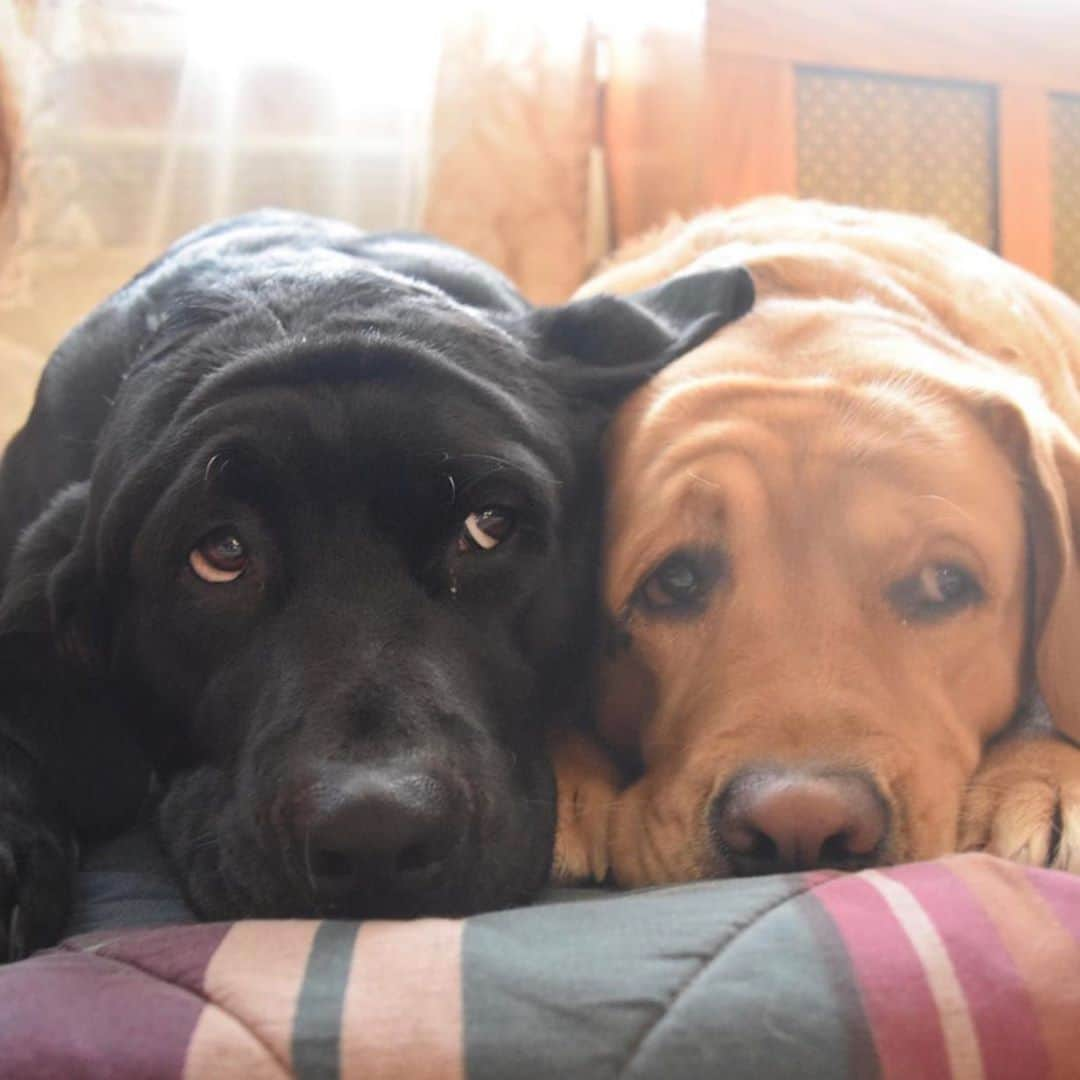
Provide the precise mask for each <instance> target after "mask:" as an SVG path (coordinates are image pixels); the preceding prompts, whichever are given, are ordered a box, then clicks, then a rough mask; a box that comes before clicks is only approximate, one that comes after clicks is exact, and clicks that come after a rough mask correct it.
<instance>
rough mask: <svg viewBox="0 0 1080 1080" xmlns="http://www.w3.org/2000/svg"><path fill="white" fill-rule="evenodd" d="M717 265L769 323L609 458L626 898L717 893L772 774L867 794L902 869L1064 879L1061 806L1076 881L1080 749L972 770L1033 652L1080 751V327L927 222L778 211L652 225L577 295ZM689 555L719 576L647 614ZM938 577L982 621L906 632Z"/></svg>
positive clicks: (638, 405) (1067, 304)
mask: <svg viewBox="0 0 1080 1080" xmlns="http://www.w3.org/2000/svg"><path fill="white" fill-rule="evenodd" d="M702 264H741V265H745V266H747V267H749V269H750V270H751V272H752V274H753V276H754V279H755V284H756V287H757V292H758V300H757V303H756V305H755V308H754V310H753V311H752V312H751V313H750V314H749V315H748V316H747V317H746V318H745V319H743V320H742V321H741V322H739V323H738V324H736V325H734V326H731V327H729V328H727V329H725V330H723V331H722V332H721V333H719V334H717V335H716V336H715V337H713V338H712V339H711V340H710V341H708V342H707V343H705V344H704V345H702V346H700V347H698V348H697V349H696V350H694V351H692V352H691V353H689V354H687V355H686V356H685V357H683V358H682V359H680V360H678V361H676V362H675V363H674V364H672V365H671V366H670V367H669V368H667V369H666V370H665V371H664V372H662V373H661V374H660V375H659V376H658V377H657V378H655V379H654V380H653V381H652V382H651V383H650V384H649V385H648V386H647V387H645V388H644V389H642V390H641V391H639V392H638V393H637V394H636V395H635V396H634V397H633V398H632V399H631V400H630V402H629V403H628V404H627V405H626V406H625V407H624V409H623V410H622V412H621V413H620V415H619V417H618V419H617V421H616V424H615V426H614V429H613V432H612V437H611V443H610V455H609V461H608V467H609V476H610V485H611V488H610V492H611V493H610V508H609V517H608V522H609V540H608V545H607V553H606V580H605V602H606V605H607V607H608V610H609V613H610V614H611V616H612V617H613V618H614V619H615V620H616V621H617V622H618V623H619V624H620V626H621V627H622V628H623V629H624V630H625V631H626V633H627V634H628V636H629V640H630V645H629V646H628V647H627V648H625V649H623V650H622V651H621V652H620V654H619V655H618V656H617V658H616V659H615V660H614V661H613V662H612V663H611V664H610V665H609V667H608V669H607V670H606V671H605V672H604V673H603V684H604V688H605V689H604V695H603V696H604V707H603V708H602V712H601V725H600V729H601V734H602V735H603V736H604V737H605V738H606V739H607V740H608V741H609V742H610V743H612V744H614V745H615V746H618V747H620V748H621V749H623V750H625V751H627V752H629V753H630V754H632V755H637V756H639V757H640V760H641V763H642V767H643V772H642V775H641V776H640V778H639V779H637V780H636V781H635V782H634V783H633V784H631V785H630V786H629V787H627V788H626V790H625V791H623V792H622V793H621V794H620V795H619V798H618V800H617V802H616V803H615V804H614V807H613V808H612V809H611V810H610V813H607V812H605V815H604V818H605V820H606V821H607V822H608V844H609V851H608V856H607V861H609V862H610V865H611V867H612V869H613V872H614V876H615V878H616V879H617V880H618V881H620V882H622V883H624V884H629V885H640V884H651V883H659V882H667V881H681V880H689V879H693V878H697V877H702V876H708V875H709V874H710V873H711V872H713V871H712V864H711V859H710V853H709V844H708V835H707V825H706V819H705V808H706V806H707V805H708V803H709V800H710V799H711V798H712V797H713V796H714V795H716V794H717V793H718V792H719V791H721V790H722V789H723V787H724V786H725V784H726V783H727V781H728V780H729V779H730V778H731V777H732V776H733V775H734V774H735V773H736V772H738V771H739V770H740V769H741V768H744V767H745V766H747V765H753V764H755V763H762V762H779V763H794V764H805V763H814V764H824V765H828V766H833V765H838V766H841V767H852V768H858V769H861V770H864V771H866V772H868V773H869V774H870V775H871V776H872V777H873V778H874V780H875V781H876V783H877V785H878V786H879V787H880V789H881V791H882V793H883V794H884V796H885V798H886V800H887V801H888V803H889V805H890V809H891V812H892V818H893V821H894V826H895V827H894V832H893V838H892V842H891V846H890V849H889V851H888V852H887V856H888V857H889V858H890V859H892V860H902V859H911V858H927V857H932V856H935V855H938V854H941V853H944V852H946V851H950V850H955V849H956V848H957V847H960V846H976V847H978V846H981V847H987V848H989V849H990V850H995V851H999V852H1001V853H1004V854H1012V855H1015V856H1016V857H1018V858H1021V859H1027V860H1029V861H1030V860H1033V861H1041V860H1045V859H1046V857H1047V853H1048V852H1049V851H1050V849H1051V847H1052V846H1053V845H1051V844H1050V842H1049V840H1048V839H1047V837H1048V836H1049V835H1050V833H1051V832H1052V830H1053V827H1054V813H1055V799H1056V798H1058V797H1059V796H1062V797H1064V798H1065V799H1066V801H1067V805H1066V806H1065V812H1064V814H1063V816H1062V819H1063V823H1064V826H1065V828H1066V832H1067V835H1065V836H1064V837H1063V838H1062V843H1061V844H1060V845H1059V846H1058V856H1059V857H1058V864H1060V865H1067V866H1068V867H1069V868H1074V869H1075V868H1076V857H1075V856H1072V855H1071V854H1069V853H1070V852H1071V850H1072V848H1074V847H1075V848H1076V850H1078V851H1080V815H1078V813H1077V812H1076V811H1075V810H1074V809H1072V807H1073V806H1076V805H1078V804H1080V750H1077V749H1075V748H1074V747H1073V746H1071V745H1068V744H1067V743H1064V742H1054V741H1053V740H1052V738H1051V737H1049V736H1047V737H1044V738H1039V739H1035V740H1033V741H1023V742H1018V741H1016V740H1013V741H1012V742H1005V743H1000V744H999V745H997V746H996V747H995V749H994V751H993V752H992V754H990V755H989V756H988V757H987V759H986V762H985V764H984V766H983V771H982V772H979V771H978V770H979V768H980V761H981V759H982V755H983V751H984V747H985V746H986V745H987V744H988V743H989V742H990V740H992V739H993V738H994V737H995V736H998V735H999V734H1000V733H1001V732H1002V731H1003V730H1004V729H1005V728H1006V726H1007V725H1008V724H1009V722H1010V719H1011V718H1012V717H1013V716H1014V714H1015V712H1016V710H1017V708H1018V705H1019V704H1020V702H1021V700H1022V697H1023V695H1024V694H1025V692H1026V691H1027V690H1028V689H1029V687H1028V686H1027V685H1026V682H1028V681H1030V680H1029V679H1028V671H1027V667H1026V664H1025V657H1026V655H1027V653H1028V647H1029V646H1030V652H1031V654H1032V655H1033V656H1034V661H1035V663H1034V667H1035V677H1036V681H1037V684H1038V689H1039V691H1040V692H1041V694H1042V696H1043V697H1044V699H1045V700H1046V702H1047V705H1048V706H1049V710H1050V714H1051V716H1052V717H1053V719H1054V721H1055V723H1056V724H1057V725H1058V727H1059V728H1060V730H1061V731H1062V732H1065V733H1067V734H1068V735H1071V736H1073V737H1080V669H1078V668H1077V666H1076V663H1075V661H1074V658H1075V656H1076V653H1077V650H1078V648H1080V626H1078V625H1077V620H1078V619H1080V575H1078V573H1077V566H1076V553H1077V549H1078V543H1077V536H1078V527H1080V442H1078V440H1077V438H1076V433H1077V432H1080V393H1078V376H1080V309H1078V308H1077V307H1076V306H1075V305H1074V304H1073V303H1072V302H1071V301H1069V300H1068V299H1067V298H1065V297H1064V296H1063V295H1062V294H1060V293H1058V292H1057V291H1055V290H1054V289H1052V288H1051V287H1049V286H1047V285H1046V284H1044V283H1042V282H1040V281H1038V280H1036V279H1035V278H1033V277H1031V276H1030V275H1028V274H1026V273H1025V272H1023V271H1021V270H1019V269H1017V268H1015V267H1012V266H1010V265H1008V264H1006V263H1004V262H1003V261H1001V260H999V259H997V258H996V257H995V256H993V255H990V254H988V253H987V252H985V251H983V250H982V249H980V248H977V247H975V246H974V245H972V244H970V243H968V242H967V241H965V240H963V239H961V238H960V237H958V236H955V235H953V234H951V233H949V232H948V231H946V230H945V229H943V228H941V227H939V226H937V225H935V224H933V223H931V222H927V221H923V220H919V219H915V218H909V217H905V216H901V215H895V214H887V213H880V212H872V211H864V210H856V209H847V208H840V207H832V206H827V205H824V204H819V203H810V202H793V201H789V200H764V201H758V202H755V203H751V204H748V205H746V206H743V207H740V208H737V209H735V210H732V211H729V212H717V213H713V214H709V215H706V216H704V217H701V218H698V219H697V220H695V221H692V222H690V223H688V224H686V225H683V226H681V227H677V228H669V229H666V230H663V231H662V232H660V233H658V234H656V235H655V236H654V237H653V238H651V239H648V240H646V241H645V242H639V243H638V244H637V245H636V247H635V250H634V252H633V255H632V257H630V258H616V260H614V262H613V263H612V264H611V265H610V266H609V267H608V268H607V269H606V270H605V271H604V272H603V273H601V274H600V275H599V276H598V277H597V278H595V279H594V280H593V281H592V282H590V283H589V284H588V285H587V286H586V288H585V290H583V291H584V292H587V293H595V292H617V293H618V292H629V291H632V290H634V289H638V288H641V287H643V286H647V285H650V284H653V283H655V282H658V281H661V280H663V279H665V278H667V277H670V276H672V275H673V274H677V273H681V272H684V271H686V270H688V269H689V268H691V267H692V266H697V265H702ZM680 549H694V550H706V551H711V552H714V553H716V558H718V559H722V560H723V562H724V565H725V568H726V569H725V573H724V575H723V580H722V581H721V583H720V584H719V585H718V586H717V588H716V589H715V591H714V592H713V593H712V594H711V595H710V598H709V601H708V604H707V606H706V607H705V609H704V610H703V611H702V612H700V613H699V614H697V615H695V616H694V617H692V618H670V617H665V616H662V615H660V616H658V615H657V614H656V613H655V612H649V611H648V610H647V609H646V608H644V607H643V605H642V604H641V603H640V602H639V601H638V600H637V599H636V597H639V596H640V589H641V587H642V583H643V581H645V580H646V579H647V578H648V576H649V573H650V572H651V570H652V569H654V568H655V567H656V566H657V565H659V564H660V563H661V562H662V561H663V559H664V558H665V557H666V556H667V555H668V554H670V553H671V552H673V551H676V550H680ZM1029 562H1030V563H1031V564H1033V565H1034V574H1033V580H1032V581H1031V582H1030V589H1029ZM943 563H959V564H961V565H963V566H964V567H966V568H967V569H969V570H971V571H972V572H973V573H975V574H976V576H977V577H978V579H979V581H980V583H981V585H982V586H983V591H984V593H985V598H984V600H983V601H982V602H981V603H979V604H976V605H973V606H971V607H970V608H965V609H964V610H961V611H958V612H956V613H954V614H951V615H950V616H949V617H946V618H941V619H939V620H937V621H932V622H926V621H921V620H918V619H915V620H912V619H910V618H906V617H902V615H901V614H900V612H899V610H898V608H897V606H896V604H895V603H894V602H892V601H891V600H890V597H891V596H892V593H891V592H890V589H892V588H893V587H894V586H895V585H896V584H897V582H900V581H904V580H908V579H909V578H910V577H911V576H912V575H917V574H918V573H919V571H920V569H921V568H925V567H933V566H938V565H941V564H943ZM1031 590H1033V593H1031V594H1030V595H1029V593H1030V592H1031ZM567 761H568V755H566V754H563V755H562V757H561V758H560V768H561V769H563V770H566V769H567V768H568V766H567ZM570 768H571V771H573V769H572V767H570ZM574 783H575V786H576V787H577V788H579V789H580V787H581V783H582V781H581V770H580V769H579V770H578V772H577V779H576V780H575V782H574ZM601 788H602V790H604V791H605V795H604V799H605V801H606V802H607V803H610V800H611V795H610V790H609V789H608V788H606V787H604V786H603V785H601ZM1033 792H1034V793H1033ZM1070 798H1071V799H1072V800H1073V801H1072V803H1068V800H1069V799H1070ZM965 800H966V804H965ZM578 814H579V816H580V815H581V810H580V806H579V809H578ZM962 814H963V830H962V833H961V829H960V822H961V815H962ZM590 820H591V821H593V822H594V823H595V821H596V820H597V816H596V815H595V814H594V815H592V816H591V817H590ZM1018 836H1022V838H1023V839H1022V842H1021V841H1017V837H1018ZM572 837H573V829H572V828H571V827H569V826H566V827H563V826H561V832H560V847H561V848H562V846H566V845H569V846H572V845H573V844H574V843H575V841H574V840H573V839H572ZM1014 842H1015V848H1016V850H1015V851H1009V850H1005V849H1007V848H1008V847H1009V846H1010V845H1011V844H1014ZM577 845H578V847H579V848H580V847H581V842H580V841H577ZM587 848H588V849H589V850H595V839H592V840H590V841H589V842H588V844H587ZM1062 852H1064V853H1065V855H1064V856H1063V857H1064V860H1065V861H1064V862H1062V861H1061V859H1062V855H1061V853H1062ZM560 858H561V856H560ZM594 861H596V859H595V857H594ZM599 861H601V862H603V861H604V860H599ZM577 863H578V865H580V863H581V860H580V858H579V859H578V860H577ZM560 865H563V866H564V867H565V866H567V865H569V863H568V862H566V861H565V860H564V862H563V863H562V864H560Z"/></svg>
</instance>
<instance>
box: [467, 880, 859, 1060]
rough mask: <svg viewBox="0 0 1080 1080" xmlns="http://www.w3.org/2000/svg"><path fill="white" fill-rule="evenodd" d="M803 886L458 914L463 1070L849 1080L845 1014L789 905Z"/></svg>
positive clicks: (777, 884)
mask: <svg viewBox="0 0 1080 1080" xmlns="http://www.w3.org/2000/svg"><path fill="white" fill-rule="evenodd" d="M805 887H806V882H805V881H804V880H803V879H801V878H797V877H796V878H793V877H771V878H756V879H748V880H743V881H725V882H708V883H703V884H699V885H690V886H684V887H681V888H675V889H657V890H649V891H646V892H640V893H631V894H623V895H614V896H611V897H608V898H604V899H600V900H581V901H577V902H574V903H561V904H552V905H550V906H547V907H537V908H533V909H530V910H518V911H514V912H507V913H500V914H495V915H484V916H479V917H477V918H473V919H470V920H469V921H468V922H467V923H466V925H465V933H464V941H463V945H462V969H463V970H462V979H463V986H462V996H463V1006H464V1012H465V1063H466V1075H467V1077H468V1078H469V1080H505V1077H508V1076H512V1077H514V1080H533V1078H535V1080H541V1078H550V1077H552V1076H558V1077H559V1078H560V1080H578V1078H580V1080H597V1078H602V1077H615V1076H623V1075H625V1076H628V1077H630V1076H642V1077H645V1076H648V1077H659V1076H662V1077H665V1080H667V1078H671V1080H678V1078H680V1077H694V1078H697V1077H703V1076H723V1077H724V1078H725V1080H729V1078H730V1080H738V1078H741V1077H746V1078H747V1080H750V1078H752V1080H760V1078H761V1077H763V1076H767V1077H770V1080H771V1078H773V1077H784V1076H798V1077H829V1078H832V1077H835V1078H837V1080H846V1078H847V1075H848V1074H847V1066H846V1053H845V1051H846V1047H847V1043H846V1037H845V1030H844V1026H843V1018H842V1017H840V1016H837V1015H835V1014H836V1013H837V1011H838V1010H837V1006H836V1004H835V1003H834V1002H833V1000H832V998H831V994H830V982H829V978H828V976H827V974H826V971H825V967H824V964H823V961H822V960H821V957H820V955H819V951H818V946H817V939H816V937H815V934H814V933H813V931H812V930H811V929H810V927H809V925H808V924H807V922H806V920H805V919H804V918H803V917H802V916H801V915H800V914H799V912H798V910H797V909H795V908H793V906H792V905H791V904H790V903H789V901H790V900H792V899H793V898H794V897H796V896H798V895H799V894H800V893H801V892H802V891H803V890H804V889H805ZM799 1009H803V1010H804V1012H805V1016H804V1021H800V1022H799V1023H798V1025H797V1027H798V1031H797V1032H796V1031H795V1030H790V1031H785V1030H784V1029H785V1027H787V1026H788V1021H789V1020H790V1019H791V1017H792V1016H795V1017H798V1015H799V1013H798V1012H797V1011H796V1010H799ZM778 1029H779V1030H778Z"/></svg>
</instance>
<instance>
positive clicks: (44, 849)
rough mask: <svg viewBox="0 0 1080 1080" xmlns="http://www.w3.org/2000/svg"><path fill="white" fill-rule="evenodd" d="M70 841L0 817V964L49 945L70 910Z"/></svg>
mask: <svg viewBox="0 0 1080 1080" xmlns="http://www.w3.org/2000/svg"><path fill="white" fill-rule="evenodd" d="M75 864H76V853H75V845H74V841H73V840H72V839H71V837H70V836H69V835H68V834H67V833H66V832H65V831H64V830H61V829H57V828H53V827H50V826H48V825H41V824H38V823H30V822H26V821H23V820H17V819H15V818H13V817H12V816H11V815H4V814H0V964H2V963H4V962H6V961H12V960H21V959H22V958H23V957H25V956H28V955H29V954H30V953H32V952H33V951H34V950H35V949H39V948H42V947H44V946H46V945H51V944H53V943H54V942H55V941H56V940H57V939H58V938H59V937H60V934H61V933H62V931H63V928H64V924H65V922H66V921H67V918H68V914H69V911H70V908H71V898H72V891H73V890H72V881H73V874H74V870H75Z"/></svg>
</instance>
